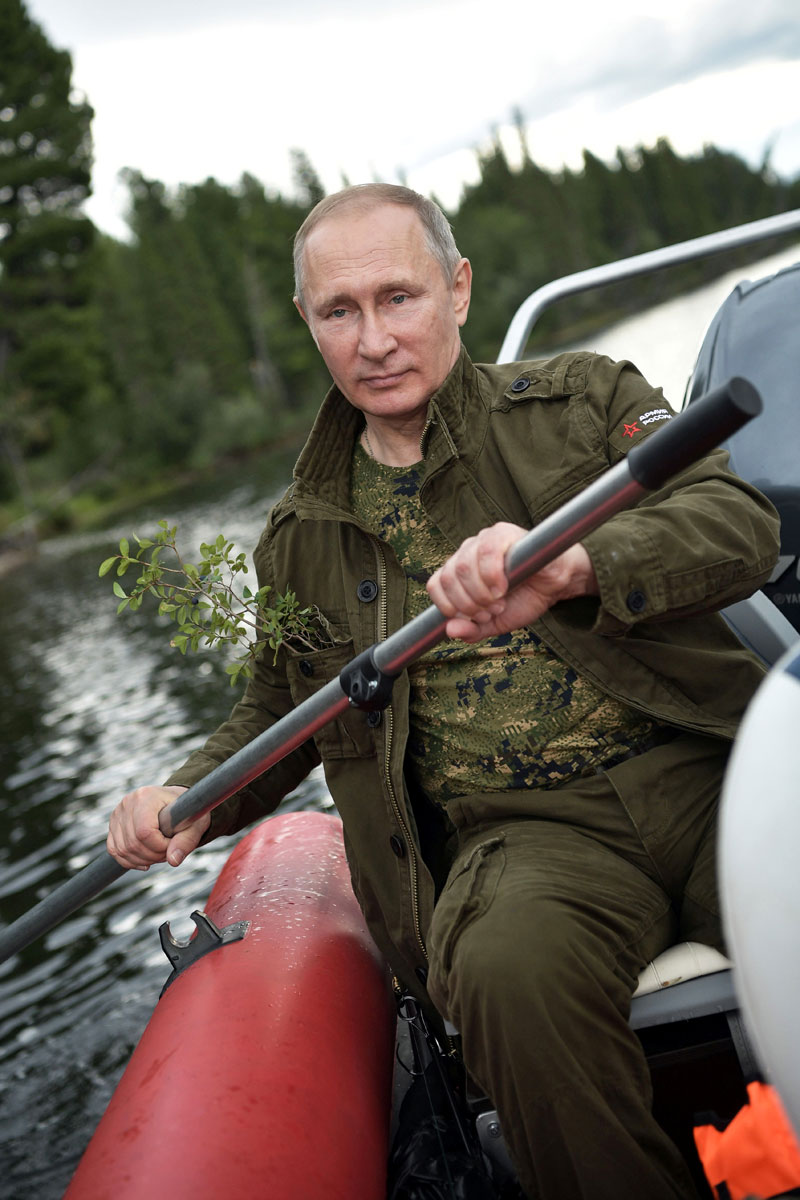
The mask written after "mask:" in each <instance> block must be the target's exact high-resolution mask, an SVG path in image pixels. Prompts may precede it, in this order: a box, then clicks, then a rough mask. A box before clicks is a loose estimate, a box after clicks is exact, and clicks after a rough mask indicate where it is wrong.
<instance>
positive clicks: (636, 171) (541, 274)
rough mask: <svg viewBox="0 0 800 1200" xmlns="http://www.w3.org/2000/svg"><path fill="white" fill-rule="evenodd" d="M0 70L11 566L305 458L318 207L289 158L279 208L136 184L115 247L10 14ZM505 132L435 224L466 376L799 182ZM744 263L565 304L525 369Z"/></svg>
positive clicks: (2, 468) (0, 502)
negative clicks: (19, 548)
mask: <svg viewBox="0 0 800 1200" xmlns="http://www.w3.org/2000/svg"><path fill="white" fill-rule="evenodd" d="M0 46H2V47H3V50H2V62H1V63H0V545H5V546H13V545H15V544H20V543H24V542H25V541H26V540H29V539H32V538H36V537H37V536H42V535H43V534H49V533H52V532H55V531H59V530H63V529H67V528H72V527H75V526H76V525H81V524H86V523H89V522H91V521H93V520H97V519H99V516H100V515H102V514H103V513H106V512H107V511H108V510H109V507H110V506H113V504H115V503H120V502H124V501H127V502H130V500H131V499H132V498H134V497H135V496H136V495H138V494H139V493H140V492H141V490H142V489H145V488H150V489H152V487H153V486H154V483H155V484H156V485H157V484H158V482H159V481H166V480H167V479H170V480H174V479H176V478H188V477H192V476H200V477H202V473H203V472H208V471H210V470H213V469H214V467H215V465H216V464H219V463H220V462H222V461H232V460H235V459H237V458H239V457H245V456H247V455H250V454H253V453H256V452H258V451H260V450H262V449H263V448H266V447H271V446H274V445H276V444H279V443H285V444H287V445H288V444H294V443H297V444H298V445H299V443H300V440H301V437H302V434H303V432H304V431H305V430H307V428H308V427H309V424H310V422H311V420H312V418H313V415H314V413H315V411H316V409H317V407H318V405H319V402H320V400H321V398H322V396H323V394H324V392H325V390H326V388H327V387H328V384H329V380H328V376H327V373H326V371H325V369H324V366H323V364H322V362H321V360H320V358H319V355H318V354H317V351H316V349H315V347H314V345H313V342H312V341H311V339H310V337H309V336H308V333H307V331H306V328H305V326H304V325H303V323H302V321H301V319H300V317H299V316H298V314H297V313H296V311H295V309H294V306H293V305H292V301H291V298H292V290H293V289H292V272H291V247H292V238H293V235H294V232H295V230H296V229H297V227H298V225H299V224H300V222H301V221H302V220H303V218H304V216H305V215H306V213H307V212H308V211H309V210H310V208H311V207H312V206H313V205H314V204H315V203H316V202H317V201H318V200H319V199H320V198H321V197H322V196H323V195H324V189H323V187H322V185H321V183H320V180H319V178H318V177H317V174H316V172H315V170H314V167H313V164H312V163H311V162H310V161H309V159H308V156H307V155H306V154H305V153H304V152H303V151H302V150H300V149H298V150H296V151H294V152H293V156H292V158H293V178H294V186H293V194H292V195H282V194H281V193H280V192H278V191H275V190H274V189H272V188H270V187H269V185H268V183H265V182H263V181H261V180H259V179H257V178H255V177H254V176H253V175H251V174H248V173H247V172H244V173H243V174H242V176H241V178H240V180H239V182H238V183H237V184H235V185H234V186H229V185H225V184H222V183H220V182H218V181H216V180H215V179H213V178H209V179H206V180H205V182H203V183H200V184H185V185H182V186H180V187H177V188H175V189H169V188H167V187H165V185H164V184H163V183H161V182H160V181H158V180H156V179H147V178H145V177H144V176H143V175H142V173H141V172H140V171H138V170H137V169H136V168H135V167H130V168H128V169H127V170H126V171H125V172H124V181H125V184H126V187H127V192H128V196H129V215H128V222H129V226H130V231H131V236H130V239H128V240H125V241H117V240H115V239H113V238H111V237H109V236H107V235H105V234H103V233H102V232H101V231H99V230H98V229H96V228H95V227H94V225H93V224H92V222H91V221H90V220H89V219H88V217H87V216H86V215H85V213H84V211H83V206H84V204H85V201H86V199H87V197H88V196H89V195H90V192H91V174H92V133H91V127H92V118H93V112H92V109H91V106H90V103H89V102H88V101H86V100H84V99H76V97H75V95H74V93H73V88H72V79H71V75H72V62H71V57H70V55H69V53H68V52H67V51H65V50H60V49H57V48H55V47H54V46H52V45H51V44H50V43H49V41H48V39H47V37H46V36H45V34H44V33H43V31H42V30H41V28H40V27H39V26H38V25H37V24H36V23H35V22H34V21H33V20H32V19H31V17H30V16H29V14H28V12H27V10H26V8H25V5H24V3H23V2H22V0H6V2H5V3H4V4H3V6H2V10H0ZM517 129H518V133H519V138H520V154H519V156H518V160H519V161H518V162H516V161H515V164H514V165H512V164H510V162H509V160H508V156H507V155H506V153H505V152H504V149H503V146H502V144H501V142H500V140H499V138H496V139H495V141H494V143H493V144H492V145H491V146H490V147H489V149H488V150H484V151H480V152H478V151H476V154H477V156H478V164H479V168H480V174H479V180H478V182H477V183H476V184H474V185H472V186H468V187H465V188H464V190H463V193H462V196H461V198H460V201H459V203H458V206H457V208H456V209H454V210H452V211H448V212H447V216H448V219H449V220H450V222H451V224H452V227H453V230H454V232H455V236H456V240H457V242H458V245H459V248H460V250H461V252H462V254H464V255H466V256H467V257H468V258H469V259H470V260H471V261H472V265H473V269H474V273H475V278H476V288H475V292H474V299H473V305H472V309H471V312H470V320H469V324H468V326H467V327H466V329H465V334H464V340H465V343H466V345H467V348H468V350H469V351H470V353H471V355H472V357H473V358H474V359H476V360H478V361H491V360H493V359H494V358H495V357H496V355H497V352H498V350H499V348H500V344H501V341H502V337H503V334H504V332H505V329H506V327H507V325H508V322H509V320H510V318H511V316H512V315H513V313H514V311H515V309H516V308H517V306H518V305H519V304H520V302H521V301H522V300H523V299H524V298H525V297H526V296H527V295H528V294H529V293H530V292H532V291H533V290H534V289H535V288H536V287H538V286H540V285H541V284H543V283H546V282H548V281H549V280H551V279H555V278H557V277H559V276H562V275H565V274H568V273H570V272H573V271H578V270H581V269H583V268H586V267H591V266H595V265H598V264H602V263H605V262H609V261H612V260H615V259H618V258H620V257H624V256H628V255H632V254H637V253H640V252H642V251H646V250H651V249H654V248H656V247H659V246H662V245H667V244H670V243H673V242H678V241H682V240H684V239H687V238H691V237H696V236H699V235H701V234H705V233H710V232H713V231H715V230H718V229H723V228H725V227H728V226H732V225H736V224H739V223H742V222H745V221H751V220H756V219H758V218H760V217H765V216H769V215H771V214H774V213H779V212H783V211H787V210H789V209H793V208H797V207H799V206H800V176H798V177H797V178H795V179H793V180H787V179H783V178H779V177H778V176H777V175H776V174H775V173H774V171H773V170H772V169H771V167H770V164H769V160H768V158H767V160H766V161H765V162H764V163H763V164H761V166H760V167H759V168H758V169H754V168H752V167H750V166H749V165H748V164H746V163H745V162H744V161H743V160H742V159H740V158H739V157H737V156H736V155H734V154H732V153H729V152H726V151H723V150H720V149H718V148H716V147H714V146H711V145H709V146H706V147H705V148H704V149H703V151H702V153H698V154H697V155H694V156H689V157H680V156H679V155H677V154H676V153H675V152H674V150H673V149H672V147H671V146H670V144H669V142H668V141H667V140H666V139H661V140H659V141H658V142H657V143H656V145H654V146H650V147H645V146H637V147H634V148H629V149H619V150H618V152H617V155H616V158H615V160H614V161H613V162H603V161H601V160H600V159H598V158H597V157H595V156H594V155H592V154H591V153H590V152H589V151H588V150H587V151H585V152H584V155H583V163H582V167H581V169H580V170H566V169H564V170H561V171H558V172H552V171H548V170H544V169H542V168H541V167H539V166H537V164H536V162H535V161H534V159H533V157H532V156H531V153H530V151H529V148H528V146H527V144H526V142H525V136H524V131H523V123H522V120H521V119H518V121H517ZM343 182H345V181H343ZM434 198H435V197H434ZM770 249H771V247H770V245H769V244H766V245H765V244H762V245H761V246H759V248H758V251H757V252H756V251H750V255H751V257H754V256H755V255H756V253H757V254H758V255H763V254H764V253H767V252H769V250H770ZM747 254H748V252H747V250H740V251H738V252H737V255H738V257H733V256H732V255H725V256H716V257H715V258H713V259H711V260H707V261H706V262H704V263H703V264H702V265H701V266H700V265H696V264H695V265H693V266H689V267H684V268H670V269H669V270H668V271H663V272H661V273H659V274H658V275H656V276H652V277H650V278H649V279H648V280H647V281H646V282H643V283H640V284H630V283H629V284H626V285H625V286H624V287H623V286H619V287H617V288H614V289H606V290H604V291H603V292H602V293H599V294H598V293H592V294H590V295H589V296H587V297H584V298H582V299H576V300H575V301H571V302H568V303H564V304H562V305H560V306H559V307H558V308H556V309H555V310H553V311H551V312H550V313H549V314H548V316H547V318H546V319H545V320H543V321H542V323H541V327H540V329H539V330H537V334H536V336H535V338H534V339H533V340H532V342H531V348H530V350H529V353H530V354H532V355H535V354H536V353H537V350H536V347H537V345H540V346H546V347H547V348H550V347H552V346H556V345H557V344H558V342H559V341H560V340H561V341H563V340H565V339H567V338H569V339H572V340H574V339H576V338H578V337H580V336H582V335H583V334H584V333H586V332H587V331H589V330H591V329H592V328H593V327H597V326H598V325H600V324H605V323H607V322H608V321H610V320H611V319H615V318H617V317H619V316H621V315H623V314H625V313H627V312H630V311H634V310H637V309H639V308H641V307H642V306H643V305H645V304H651V303H655V302H657V301H658V300H660V299H663V298H666V297H668V296H670V295H673V294H677V293H678V292H679V291H681V290H683V289H685V288H686V287H688V286H692V285H696V284H699V283H700V282H702V281H703V280H704V279H706V278H708V277H710V276H711V275H715V274H718V273H719V272H721V271H723V270H729V269H730V268H731V266H733V265H735V264H738V263H740V262H743V261H746V260H747ZM165 485H166V484H165Z"/></svg>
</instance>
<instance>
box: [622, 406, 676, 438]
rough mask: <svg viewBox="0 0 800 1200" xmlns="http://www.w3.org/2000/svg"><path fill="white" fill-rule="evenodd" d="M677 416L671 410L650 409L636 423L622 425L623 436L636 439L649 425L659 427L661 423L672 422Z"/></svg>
mask: <svg viewBox="0 0 800 1200" xmlns="http://www.w3.org/2000/svg"><path fill="white" fill-rule="evenodd" d="M674 415H675V414H674V413H673V412H672V409H670V408H666V407H664V408H649V409H648V410H647V412H643V413H642V414H641V416H638V417H637V418H636V420H635V421H630V422H628V421H624V422H623V424H622V436H623V437H624V438H634V437H636V434H637V433H644V431H645V429H646V428H647V426H648V425H657V424H658V423H659V422H660V421H671V420H672V418H673V416H674Z"/></svg>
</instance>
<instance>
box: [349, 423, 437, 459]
mask: <svg viewBox="0 0 800 1200" xmlns="http://www.w3.org/2000/svg"><path fill="white" fill-rule="evenodd" d="M424 428H425V423H424V421H423V423H422V424H421V425H419V424H417V423H416V422H415V423H414V425H413V427H412V428H405V429H397V428H396V427H395V428H387V427H385V426H384V424H383V423H382V422H377V421H375V420H374V418H373V419H367V422H366V424H365V426H364V429H363V432H362V434H361V444H362V446H363V447H364V449H365V450H366V452H367V454H368V455H369V456H370V458H374V459H375V461H376V462H379V463H382V464H383V465H384V466H385V467H410V466H412V465H413V464H414V463H417V462H419V460H420V459H421V458H422V446H421V442H422V432H423V430H424Z"/></svg>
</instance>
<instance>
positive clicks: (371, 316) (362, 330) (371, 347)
mask: <svg viewBox="0 0 800 1200" xmlns="http://www.w3.org/2000/svg"><path fill="white" fill-rule="evenodd" d="M358 349H359V352H360V353H361V355H362V356H363V357H364V358H369V359H373V360H376V359H377V360H381V359H384V358H386V356H387V355H388V354H391V352H392V351H393V350H396V349H397V339H396V337H395V336H394V334H393V333H392V330H391V328H390V326H389V323H388V322H387V321H386V320H385V319H384V318H383V317H382V315H381V314H380V313H369V312H365V313H363V314H362V317H361V322H360V327H359V338H358Z"/></svg>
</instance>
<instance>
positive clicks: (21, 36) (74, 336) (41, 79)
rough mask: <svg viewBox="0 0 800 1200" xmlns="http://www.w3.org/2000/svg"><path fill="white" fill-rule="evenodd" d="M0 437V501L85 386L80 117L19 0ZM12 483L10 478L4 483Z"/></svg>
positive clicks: (84, 186) (59, 68)
mask: <svg viewBox="0 0 800 1200" xmlns="http://www.w3.org/2000/svg"><path fill="white" fill-rule="evenodd" d="M0 46H2V48H3V49H2V58H1V59H0V401H1V402H2V417H1V418H0V420H1V422H2V423H1V424H0V438H1V439H2V444H3V447H4V450H5V460H6V463H8V462H11V463H12V464H14V465H15V468H16V469H15V470H14V471H13V472H12V473H11V477H9V472H8V471H6V474H5V479H4V480H0V488H2V487H3V484H5V491H6V494H8V492H9V491H13V490H15V487H16V490H18V491H23V492H24V491H26V490H28V489H29V485H28V484H27V475H28V472H27V470H24V471H23V468H22V464H23V463H24V462H25V461H26V460H27V461H30V460H31V459H32V458H35V457H36V456H37V455H39V454H42V453H45V452H46V451H48V450H50V449H51V447H52V446H53V443H54V439H55V437H56V435H57V432H58V430H59V429H60V428H63V424H64V421H65V420H66V419H67V418H68V417H69V414H70V413H75V412H76V410H77V409H78V408H79V406H80V404H81V403H82V401H83V400H84V399H85V398H86V396H87V395H88V394H89V393H90V391H91V389H92V387H93V386H95V385H96V384H97V372H98V361H97V358H96V355H95V354H94V352H93V349H92V346H91V344H90V343H91V327H90V322H89V319H88V309H87V305H88V300H89V295H90V286H91V265H90V251H91V247H92V241H93V234H94V228H93V226H92V224H91V222H90V221H89V220H88V219H87V218H86V217H85V216H83V214H82V213H81V205H82V203H83V201H84V200H85V199H86V198H87V196H88V195H89V192H90V174H91V135H90V126H91V120H92V115H93V114H92V109H91V108H90V106H89V104H88V103H87V102H86V101H85V100H79V99H76V98H75V97H74V96H73V94H72V60H71V58H70V55H69V53H68V52H67V51H65V50H57V49H55V48H54V47H53V46H51V45H50V43H49V41H48V40H47V37H46V36H45V34H44V33H43V31H42V30H41V28H40V27H39V26H38V25H37V24H36V23H35V22H34V21H33V20H32V19H31V18H30V16H29V15H28V13H27V11H26V8H25V6H24V4H23V3H22V0H4V2H3V4H2V6H0ZM14 476H16V478H14Z"/></svg>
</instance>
